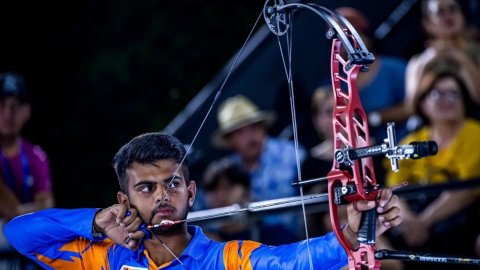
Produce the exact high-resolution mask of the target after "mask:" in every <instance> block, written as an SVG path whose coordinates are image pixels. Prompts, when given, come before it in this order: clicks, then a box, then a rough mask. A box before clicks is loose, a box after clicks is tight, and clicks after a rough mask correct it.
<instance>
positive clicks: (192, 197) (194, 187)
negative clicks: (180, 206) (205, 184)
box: [187, 181, 197, 207]
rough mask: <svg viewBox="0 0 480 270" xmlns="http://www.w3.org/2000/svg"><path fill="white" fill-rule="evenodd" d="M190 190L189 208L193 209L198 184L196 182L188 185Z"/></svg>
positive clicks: (190, 182)
mask: <svg viewBox="0 0 480 270" xmlns="http://www.w3.org/2000/svg"><path fill="white" fill-rule="evenodd" d="M187 190H188V206H189V207H192V206H193V203H194V202H195V195H196V194H197V184H196V183H195V181H189V182H188V185H187Z"/></svg>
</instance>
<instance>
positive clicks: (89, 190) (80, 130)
mask: <svg viewBox="0 0 480 270" xmlns="http://www.w3.org/2000/svg"><path fill="white" fill-rule="evenodd" d="M460 2H462V4H463V5H464V6H465V7H469V9H468V10H469V12H470V13H472V14H473V15H474V14H477V15H478V14H479V11H478V1H477V0H468V1H460ZM317 3H319V4H321V5H323V6H326V7H328V8H335V7H337V6H341V5H346V6H353V7H356V8H359V9H361V10H362V11H363V12H364V13H365V14H367V16H368V17H369V19H370V21H371V24H372V28H373V29H375V28H376V27H378V26H379V25H380V24H381V23H382V22H384V21H386V20H387V18H388V16H389V15H390V14H391V13H392V12H393V11H394V10H395V8H397V7H398V6H399V5H401V4H402V3H403V4H405V3H413V7H412V9H411V10H408V12H407V13H406V14H405V15H404V16H402V19H401V20H400V21H399V22H398V24H395V25H394V26H393V28H392V30H391V31H390V32H389V34H388V35H387V36H386V37H385V38H384V39H382V40H380V41H379V46H378V48H376V52H378V53H387V54H391V55H395V56H399V57H403V58H405V59H408V57H410V56H411V55H412V54H413V53H415V52H418V51H419V50H420V49H421V48H422V45H423V39H424V35H423V32H422V30H421V25H420V21H419V20H420V19H419V18H420V16H419V14H420V13H419V6H420V5H419V1H408V0H407V1H400V0H395V1H367V0H364V1H360V0H351V1H338V0H332V1H317ZM263 6H264V2H263V1H219V0H211V1H195V0H190V1H148V0H145V1H133V0H130V1H129V0H115V1H108V0H104V1H95V0H89V1H87V0H85V1H62V2H46V1H2V3H1V4H0V71H6V70H10V71H15V72H18V73H21V74H23V75H24V76H25V78H26V80H27V87H28V88H29V92H30V95H31V98H32V105H33V116H32V119H31V120H30V122H29V123H28V124H27V126H26V127H25V130H24V134H25V136H26V137H27V138H29V139H30V140H31V141H32V142H34V143H38V144H40V145H41V146H42V147H43V148H44V150H45V151H46V152H47V153H48V154H49V157H50V162H51V169H52V174H53V185H54V192H55V197H56V199H57V206H58V207H65V208H70V207H103V206H107V205H110V204H112V203H114V202H115V200H116V199H115V196H116V195H115V194H116V191H117V182H116V177H115V175H114V172H113V169H112V168H111V160H112V157H113V155H114V153H115V152H116V150H117V149H118V148H119V147H120V146H121V145H123V144H124V143H126V142H127V141H128V140H129V139H131V138H132V137H133V136H136V135H138V134H140V133H143V132H148V131H159V130H164V129H165V131H167V132H169V133H172V134H175V135H177V136H178V137H180V138H181V139H182V140H183V141H184V142H185V143H189V142H191V139H192V137H193V134H194V133H195V131H196V130H197V129H198V127H199V123H200V120H201V119H202V118H203V117H204V116H205V112H206V110H208V108H209V106H210V104H211V102H212V97H213V95H214V93H216V91H218V89H219V88H220V85H221V83H222V82H223V79H224V78H225V74H226V71H227V70H228V69H229V68H230V67H231V60H232V59H233V58H234V54H235V53H236V52H237V51H238V50H239V48H240V47H241V46H242V44H243V43H244V42H245V40H246V37H247V36H248V33H249V32H250V31H251V30H252V27H253V25H254V22H255V20H256V18H257V17H258V15H259V14H260V12H261V10H262V8H263ZM472 8H473V9H472ZM470 13H469V14H470ZM297 15H298V14H297ZM307 16H308V15H307ZM298 17H299V18H300V17H301V18H302V19H299V21H300V22H299V23H298V25H297V24H295V27H296V28H295V30H294V31H296V30H298V32H297V33H299V34H296V36H295V39H294V46H295V47H294V48H295V49H296V52H297V53H295V54H294V57H295V56H298V58H296V59H298V60H294V61H296V65H295V67H294V68H295V72H294V73H295V76H294V80H295V78H297V77H299V78H300V79H299V80H298V81H296V85H297V86H298V89H299V93H300V94H299V95H298V97H299V98H298V99H297V104H298V105H297V107H298V108H299V110H300V112H299V115H300V120H299V121H300V126H301V127H304V129H303V131H304V133H303V134H304V135H302V140H303V143H304V144H305V145H306V146H309V145H310V144H311V143H312V142H311V138H312V137H313V136H314V135H313V133H311V132H309V130H310V129H311V127H309V125H308V121H309V120H308V119H307V118H306V114H307V112H308V109H309V104H310V103H309V97H310V94H311V91H313V88H314V87H315V85H316V84H317V83H318V81H319V80H320V78H321V77H324V76H328V64H329V60H328V54H329V53H330V48H329V43H328V41H326V40H325V38H324V33H323V32H322V31H323V30H324V24H323V22H322V21H321V20H317V21H315V19H313V21H312V16H311V15H310V17H307V18H308V19H303V18H304V17H302V16H298ZM313 17H314V16H313ZM470 17H471V18H475V17H474V16H470ZM477 17H478V16H477ZM302 20H303V21H302ZM477 20H478V19H477ZM259 24H260V25H259V26H258V27H257V28H256V29H255V33H258V32H257V31H260V32H261V30H262V28H263V30H265V22H264V20H263V18H260V21H259ZM310 27H312V29H311V28H310ZM262 33H264V34H257V35H255V36H256V37H257V39H256V41H252V42H250V43H249V48H250V49H251V50H249V51H248V52H246V53H245V54H244V56H243V57H242V61H241V62H240V63H239V65H238V68H236V69H235V72H234V73H233V74H232V76H231V78H230V80H229V81H228V83H227V84H226V85H225V88H224V90H223V93H222V96H221V98H220V100H221V99H224V98H225V97H228V96H230V95H232V94H234V93H238V92H242V93H245V94H246V95H248V96H250V97H251V98H252V99H254V101H256V102H257V103H259V105H260V106H261V107H262V108H269V109H276V110H277V111H278V112H279V113H280V114H281V116H282V117H281V120H280V121H279V122H277V124H276V126H274V127H273V129H272V133H275V134H278V133H279V132H281V131H282V130H284V129H285V127H287V126H288V124H289V123H290V122H291V121H290V120H289V118H288V117H289V112H288V110H289V107H288V106H289V105H288V93H287V92H286V91H287V88H286V87H287V86H286V84H284V82H285V78H284V77H285V76H284V73H282V72H283V69H282V67H281V62H280V55H279V50H278V47H277V45H276V39H275V38H274V36H273V35H266V34H265V33H267V32H265V31H264V32H262ZM297 40H298V41H297ZM297 44H298V45H297ZM312 48H313V49H312ZM325 57H326V58H325ZM229 61H230V62H229ZM297 74H298V75H297ZM252 86H255V87H252ZM256 87H257V88H256ZM244 91H245V92H244ZM199 93H200V94H202V97H201V98H200V97H199V95H198V94H199ZM272 96H273V97H274V98H272ZM194 101H195V102H194ZM199 101H203V102H199ZM304 102H306V104H308V105H306V104H305V103H304ZM216 105H218V103H217V104H216ZM216 105H215V106H216ZM215 106H214V108H216V107H215ZM186 107H187V108H189V109H187V110H184V108H186ZM298 108H297V109H298ZM283 116H285V117H283ZM215 128H216V126H215V115H214V114H212V115H210V116H209V118H208V121H207V123H206V126H205V127H204V129H203V130H202V131H201V132H200V136H199V139H198V145H196V144H194V149H193V150H194V151H192V154H193V155H192V156H193V157H192V163H193V164H192V165H193V168H194V175H195V173H196V172H197V175H199V173H200V170H201V168H203V166H204V165H205V164H206V163H207V162H208V161H209V160H210V159H211V158H214V157H216V156H218V155H219V154H220V153H219V152H218V151H216V150H215V149H212V148H211V147H210V146H209V145H208V138H209V135H210V133H211V132H212V131H213V129H215ZM206 153H208V154H206ZM195 170H196V171H195Z"/></svg>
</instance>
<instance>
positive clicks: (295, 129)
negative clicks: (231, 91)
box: [276, 13, 313, 270]
mask: <svg viewBox="0 0 480 270" xmlns="http://www.w3.org/2000/svg"><path fill="white" fill-rule="evenodd" d="M288 16H289V17H288V20H287V23H288V28H287V30H286V35H285V38H286V43H287V56H288V61H287V62H286V61H285V56H284V54H283V49H282V43H281V40H280V35H276V36H277V43H278V47H279V49H280V55H281V57H282V63H283V67H284V70H285V76H286V78H287V83H288V90H289V97H290V112H291V117H292V130H293V138H294V139H293V141H294V144H295V160H296V163H297V179H299V180H300V181H301V180H302V172H301V164H300V150H299V149H300V147H299V139H298V127H297V115H296V109H295V95H294V88H293V76H292V47H293V42H292V40H293V35H292V31H293V24H292V20H291V16H292V14H291V13H288ZM279 23H280V22H279V21H277V29H280V26H279V25H278V24H279ZM287 64H288V66H287ZM300 198H301V205H302V217H303V224H304V229H305V238H306V244H307V253H308V262H309V266H310V270H313V261H312V256H311V251H310V237H309V234H308V224H307V211H306V210H305V201H304V195H303V186H300Z"/></svg>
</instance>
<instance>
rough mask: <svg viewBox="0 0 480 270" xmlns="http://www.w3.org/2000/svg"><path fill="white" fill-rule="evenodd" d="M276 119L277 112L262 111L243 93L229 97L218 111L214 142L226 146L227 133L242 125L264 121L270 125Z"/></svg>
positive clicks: (219, 145) (221, 146)
mask: <svg viewBox="0 0 480 270" xmlns="http://www.w3.org/2000/svg"><path fill="white" fill-rule="evenodd" d="M274 120H275V113H273V112H270V111H261V110H260V109H259V108H258V107H257V106H256V105H255V104H254V103H252V102H251V101H250V100H249V99H247V98H246V97H245V96H243V95H237V96H234V97H230V98H227V99H226V100H225V101H223V103H222V104H220V106H219V108H218V112H217V121H218V129H217V130H216V131H214V133H213V135H212V144H213V145H215V146H217V147H220V148H223V147H225V146H226V145H225V139H224V138H225V135H227V134H229V133H231V132H232V131H235V130H237V129H239V128H241V127H244V126H247V125H250V124H255V123H259V122H264V123H265V124H266V125H270V124H272V123H273V121H274Z"/></svg>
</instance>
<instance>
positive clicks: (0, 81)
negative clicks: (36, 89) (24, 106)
mask: <svg viewBox="0 0 480 270" xmlns="http://www.w3.org/2000/svg"><path fill="white" fill-rule="evenodd" d="M12 96H13V97H17V98H18V99H19V100H20V102H28V94H27V89H26V87H25V81H24V79H23V77H22V76H20V75H19V74H17V73H14V72H3V73H0V100H3V99H4V98H6V97H12Z"/></svg>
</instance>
